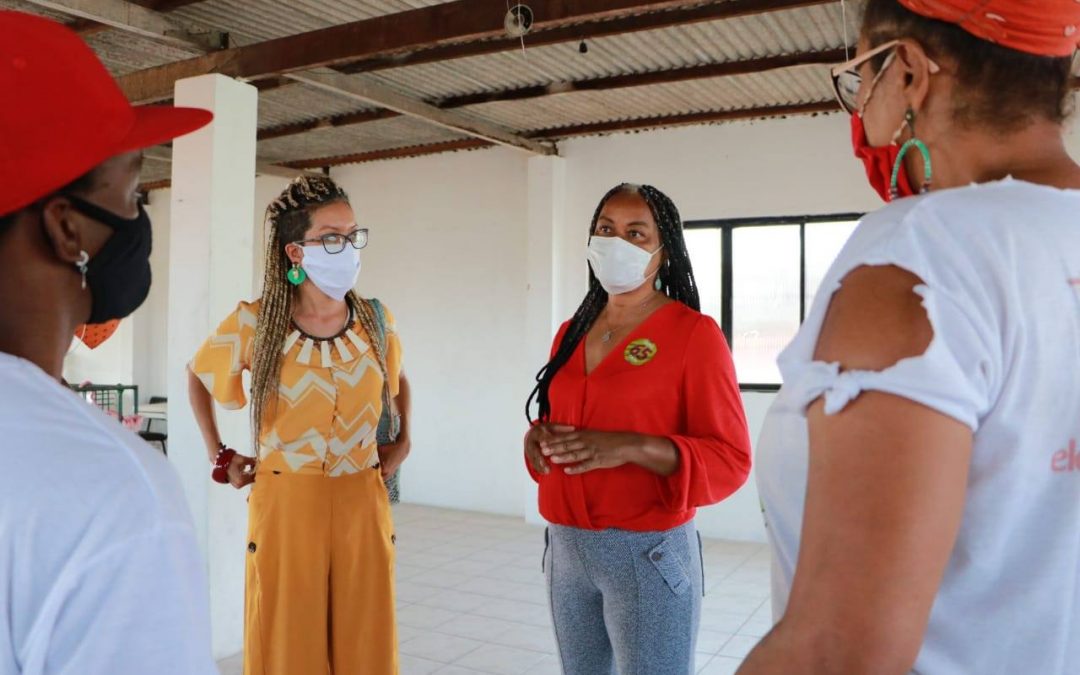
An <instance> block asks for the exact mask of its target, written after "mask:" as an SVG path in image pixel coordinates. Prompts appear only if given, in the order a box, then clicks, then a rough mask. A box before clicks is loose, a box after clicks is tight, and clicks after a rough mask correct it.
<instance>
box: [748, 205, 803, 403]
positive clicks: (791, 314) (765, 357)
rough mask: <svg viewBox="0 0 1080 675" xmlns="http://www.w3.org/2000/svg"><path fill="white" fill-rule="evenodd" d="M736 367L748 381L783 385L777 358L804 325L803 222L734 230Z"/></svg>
mask: <svg viewBox="0 0 1080 675" xmlns="http://www.w3.org/2000/svg"><path fill="white" fill-rule="evenodd" d="M732 248H733V250H732V263H733V266H732V267H733V270H732V271H733V278H732V293H733V294H734V296H735V297H734V306H733V308H732V314H733V315H732V320H733V322H734V326H733V327H732V332H733V333H734V343H735V344H734V348H733V350H732V351H733V352H734V354H733V355H734V357H735V370H736V372H737V373H738V376H739V382H741V383H744V384H780V370H779V369H778V368H777V367H776V357H777V356H778V355H779V354H780V352H781V351H782V350H783V349H784V347H786V346H787V344H788V342H790V341H791V338H793V337H795V333H796V332H798V330H799V226H798V225H778V226H769V227H740V228H736V229H735V231H734V232H733V235H732Z"/></svg>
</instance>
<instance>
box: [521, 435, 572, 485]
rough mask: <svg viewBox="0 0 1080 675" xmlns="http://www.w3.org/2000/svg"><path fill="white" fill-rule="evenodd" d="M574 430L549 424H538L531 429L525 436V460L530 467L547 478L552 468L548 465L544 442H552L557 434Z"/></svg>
mask: <svg viewBox="0 0 1080 675" xmlns="http://www.w3.org/2000/svg"><path fill="white" fill-rule="evenodd" d="M573 430H574V427H564V426H560V425H558V424H547V423H544V424H537V425H535V426H533V428H531V429H529V433H527V434H526V435H525V459H526V460H527V461H528V462H529V466H531V467H532V468H533V471H535V472H536V473H538V474H540V475H541V476H546V475H547V474H548V473H550V472H551V467H550V466H549V465H548V461H547V458H546V457H545V456H544V452H543V448H542V447H541V446H542V445H543V443H544V442H546V441H549V440H551V439H552V438H553V437H554V435H555V434H556V433H559V432H570V431H573Z"/></svg>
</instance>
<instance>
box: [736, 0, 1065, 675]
mask: <svg viewBox="0 0 1080 675" xmlns="http://www.w3.org/2000/svg"><path fill="white" fill-rule="evenodd" d="M1078 26H1080V3H1077V2H1076V0H1042V1H1040V2H1031V1H1030V0H1027V1H1024V0H868V2H867V3H866V11H865V16H864V18H863V28H862V34H861V39H860V42H859V49H858V55H857V57H856V58H855V59H854V60H853V61H851V62H849V63H847V64H843V65H842V66H838V67H837V68H835V69H834V70H833V76H834V82H835V84H836V89H837V93H838V96H839V98H840V101H841V103H842V104H843V106H844V108H845V109H846V110H847V111H848V112H850V113H852V115H853V117H852V124H853V138H854V142H855V148H856V154H857V156H859V157H860V158H862V159H863V160H864V162H865V163H866V168H867V175H868V177H869V178H870V181H871V184H872V185H873V186H874V187H875V188H877V189H878V191H879V192H880V193H881V194H882V196H883V197H885V198H887V199H889V200H890V201H891V202H892V203H890V204H889V205H888V206H886V207H885V208H884V209H882V210H880V211H878V212H876V213H873V214H870V215H869V216H867V217H866V218H865V219H864V220H863V221H862V222H861V223H860V225H859V227H858V228H857V230H856V232H855V234H854V235H853V236H852V238H851V240H850V241H849V242H848V243H847V245H846V246H845V247H844V249H843V251H842V252H841V253H840V255H839V257H838V259H837V260H836V262H835V263H834V265H833V267H832V269H831V270H830V271H829V273H828V274H827V275H826V277H825V280H824V282H823V284H822V289H821V292H820V293H819V294H818V296H817V299H816V301H815V304H814V306H813V307H812V309H811V311H810V313H809V314H808V316H807V319H806V322H805V324H804V325H803V327H802V329H801V330H800V332H799V334H798V336H797V337H796V338H795V340H794V341H793V342H792V343H791V345H790V346H788V348H787V349H786V350H785V351H784V352H783V353H782V354H781V356H780V358H779V365H780V369H781V372H782V374H783V378H784V385H783V387H782V389H781V391H780V393H779V395H778V397H777V399H776V401H775V403H774V404H773V406H772V408H771V410H770V412H769V414H768V417H767V419H766V422H765V427H764V431H763V433H762V435H761V438H760V442H759V447H758V457H757V476H758V482H759V487H760V491H761V494H762V498H763V502H764V506H765V516H766V525H767V528H768V533H769V537H770V541H771V543H772V546H773V554H774V556H773V561H774V566H773V608H774V615H775V618H776V619H777V621H778V623H777V624H776V626H775V627H774V628H773V630H772V631H771V632H770V633H769V635H768V636H766V637H765V638H764V640H763V641H762V642H761V643H760V644H759V645H758V646H757V648H756V649H755V650H754V651H753V652H751V654H750V655H749V657H748V658H747V660H746V661H745V663H744V665H743V667H742V670H740V671H739V672H740V673H746V674H750V675H753V674H757V673H783V674H785V675H787V674H791V673H842V674H844V675H852V674H861V673H873V674H874V675H878V674H883V673H886V674H887V673H906V672H915V673H921V674H924V675H954V674H956V675H993V674H998V673H1000V674H1002V675H1005V674H1008V675H1018V674H1021V673H1022V674H1025V675H1026V674H1028V673H1030V674H1032V675H1034V674H1038V675H1065V674H1075V673H1080V449H1078V447H1077V444H1078V440H1080V372H1078V367H1080V167H1078V166H1077V164H1076V163H1075V162H1074V161H1073V160H1072V159H1071V158H1070V157H1069V155H1068V153H1067V152H1066V147H1065V142H1064V138H1063V122H1064V119H1065V116H1066V112H1067V110H1068V107H1067V105H1066V103H1067V102H1068V100H1069V99H1070V98H1071V84H1070V66H1071V62H1072V57H1073V54H1074V51H1075V49H1076V46H1077V40H1078V39H1080V31H1078ZM916 192H919V193H925V194H914V193H916ZM901 197H904V198H901Z"/></svg>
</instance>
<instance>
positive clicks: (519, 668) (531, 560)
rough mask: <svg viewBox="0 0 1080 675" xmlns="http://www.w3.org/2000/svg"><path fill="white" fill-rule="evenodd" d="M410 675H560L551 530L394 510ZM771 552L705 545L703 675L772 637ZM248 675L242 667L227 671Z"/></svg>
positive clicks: (731, 665) (722, 669)
mask: <svg viewBox="0 0 1080 675" xmlns="http://www.w3.org/2000/svg"><path fill="white" fill-rule="evenodd" d="M395 520H396V522H397V534H398V538H397V546H398V589H397V593H398V606H399V608H400V611H399V613H398V623H399V626H400V628H399V631H400V640H401V666H402V675H428V674H438V675H482V674H485V673H486V674H492V675H526V674H529V675H549V674H550V675H558V674H559V666H558V663H557V661H556V657H555V642H554V638H553V637H552V631H551V621H550V616H549V614H548V608H547V601H546V596H545V592H544V577H543V574H542V573H541V571H540V556H541V554H542V553H543V529H542V528H540V527H537V526H534V525H527V524H525V523H524V522H522V521H521V520H520V519H516V518H505V517H499V516H492V515H486V514H478V513H468V512H463V511H448V510H444V509H433V508H427V507H421V506H412V505H402V506H399V507H397V508H396V509H395ZM768 575H769V561H768V553H767V551H766V549H765V547H764V546H762V545H757V544H741V543H733V542H726V541H714V540H708V539H706V540H705V578H706V589H707V595H706V596H705V601H704V606H703V608H702V617H701V633H700V635H699V637H698V658H697V665H698V673H699V675H724V674H726V673H734V672H735V669H736V668H738V666H739V664H740V663H741V662H742V659H743V657H745V656H746V654H747V652H748V651H749V650H750V649H751V647H753V646H754V644H755V643H756V642H757V641H758V640H759V639H760V637H761V636H762V635H764V634H765V632H766V631H767V630H768V629H769V609H768V594H769V584H768ZM221 668H222V675H239V673H240V672H241V667H240V659H239V658H238V657H236V658H232V659H229V660H227V661H223V662H222V663H221Z"/></svg>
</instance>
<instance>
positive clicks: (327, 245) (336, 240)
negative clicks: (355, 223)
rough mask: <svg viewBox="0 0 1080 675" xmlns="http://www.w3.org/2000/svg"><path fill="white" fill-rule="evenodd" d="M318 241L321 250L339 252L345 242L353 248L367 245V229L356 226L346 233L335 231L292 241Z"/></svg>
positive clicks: (304, 242) (332, 252) (298, 242)
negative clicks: (314, 237) (317, 236)
mask: <svg viewBox="0 0 1080 675" xmlns="http://www.w3.org/2000/svg"><path fill="white" fill-rule="evenodd" d="M315 242H319V243H320V244H322V247H323V250H325V251H326V252H327V253H329V254H331V255H333V254H335V253H341V252H342V251H344V250H345V246H346V245H347V244H352V247H353V248H355V249H361V248H364V247H365V246H367V245H368V231H367V228H357V229H355V230H353V231H352V232H350V233H348V234H338V233H337V232H331V233H330V234H324V235H323V236H321V237H319V238H317V239H301V240H300V241H294V242H293V243H294V244H300V245H303V244H314V243H315Z"/></svg>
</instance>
